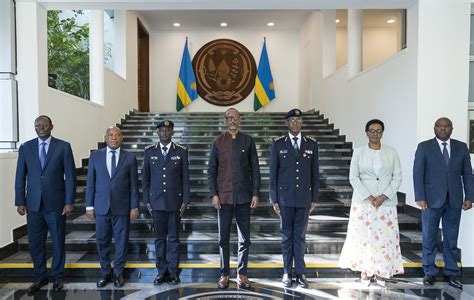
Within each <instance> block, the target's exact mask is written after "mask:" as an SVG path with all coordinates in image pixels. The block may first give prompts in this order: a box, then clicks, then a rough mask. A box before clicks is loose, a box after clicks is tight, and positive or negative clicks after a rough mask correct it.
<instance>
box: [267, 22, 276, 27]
mask: <svg viewBox="0 0 474 300" xmlns="http://www.w3.org/2000/svg"><path fill="white" fill-rule="evenodd" d="M267 26H269V27H272V26H275V23H273V22H269V23H267Z"/></svg>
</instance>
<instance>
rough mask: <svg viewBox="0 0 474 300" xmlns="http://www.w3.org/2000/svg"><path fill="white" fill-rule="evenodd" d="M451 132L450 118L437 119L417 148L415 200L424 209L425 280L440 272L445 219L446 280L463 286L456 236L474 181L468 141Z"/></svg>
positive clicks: (455, 285)
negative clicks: (430, 133)
mask: <svg viewBox="0 0 474 300" xmlns="http://www.w3.org/2000/svg"><path fill="white" fill-rule="evenodd" d="M452 132H453V124H452V122H451V121H450V120H449V119H448V118H440V119H438V120H437V121H436V123H435V126H434V133H435V136H436V137H435V138H434V139H430V140H427V141H424V142H421V143H420V144H419V145H418V148H417V149H416V154H415V163H414V166H413V183H414V188H415V201H416V203H417V205H418V206H419V207H420V208H421V210H422V211H421V218H422V222H423V271H424V273H425V277H424V278H423V283H424V284H426V285H432V284H433V283H434V282H435V276H436V274H437V273H438V269H437V268H436V266H435V258H436V253H437V252H438V251H437V250H438V229H439V222H440V220H442V224H443V247H444V249H443V257H444V275H445V280H446V281H447V282H449V284H450V285H451V286H454V287H456V288H460V289H461V288H462V284H461V282H459V280H457V279H456V276H457V275H459V268H458V265H457V261H458V260H459V259H460V255H459V249H458V247H457V239H458V233H459V223H460V220H461V209H463V210H468V209H471V208H472V199H474V194H473V193H474V186H473V184H474V182H473V175H472V167H471V159H470V156H469V150H468V148H467V145H466V144H465V143H463V142H460V141H457V140H455V139H451V138H450V137H451V133H452ZM463 190H464V194H463ZM464 199H465V200H464Z"/></svg>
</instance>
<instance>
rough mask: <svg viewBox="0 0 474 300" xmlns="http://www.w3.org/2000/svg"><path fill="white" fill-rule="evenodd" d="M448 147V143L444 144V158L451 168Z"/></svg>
mask: <svg viewBox="0 0 474 300" xmlns="http://www.w3.org/2000/svg"><path fill="white" fill-rule="evenodd" d="M447 145H448V143H443V158H444V162H445V163H446V165H447V166H449V153H448V148H446V146H447Z"/></svg>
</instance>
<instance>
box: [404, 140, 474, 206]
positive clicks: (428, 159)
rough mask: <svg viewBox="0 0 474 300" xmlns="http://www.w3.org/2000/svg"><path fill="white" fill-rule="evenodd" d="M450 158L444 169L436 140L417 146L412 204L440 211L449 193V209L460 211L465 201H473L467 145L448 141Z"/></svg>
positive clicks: (471, 176) (444, 164)
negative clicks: (421, 202)
mask: <svg viewBox="0 0 474 300" xmlns="http://www.w3.org/2000/svg"><path fill="white" fill-rule="evenodd" d="M450 145H451V156H450V158H449V166H446V163H445V162H444V159H443V155H442V153H441V149H440V147H439V144H438V142H437V140H436V139H435V138H434V139H431V140H427V141H424V142H421V143H420V144H418V148H417V149H416V154H415V163H414V165H413V184H414V188H415V201H419V200H425V201H427V202H428V206H429V207H432V208H440V207H442V206H443V205H444V202H445V200H446V196H447V194H448V193H449V205H450V206H451V207H459V208H460V207H461V206H462V203H463V201H464V196H463V190H464V193H465V197H466V199H468V200H471V201H472V200H474V194H473V192H474V185H473V184H474V182H473V175H472V167H471V158H470V156H469V150H468V149H467V145H466V144H465V143H463V142H460V141H458V140H454V139H451V141H450Z"/></svg>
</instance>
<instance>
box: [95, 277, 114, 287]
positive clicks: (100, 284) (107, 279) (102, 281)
mask: <svg viewBox="0 0 474 300" xmlns="http://www.w3.org/2000/svg"><path fill="white" fill-rule="evenodd" d="M111 278H112V277H111V276H110V275H107V276H105V277H102V278H101V279H100V280H99V281H97V287H98V288H103V287H104V286H106V285H107V283H108V282H111V281H112V280H111Z"/></svg>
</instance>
